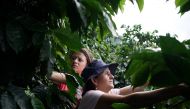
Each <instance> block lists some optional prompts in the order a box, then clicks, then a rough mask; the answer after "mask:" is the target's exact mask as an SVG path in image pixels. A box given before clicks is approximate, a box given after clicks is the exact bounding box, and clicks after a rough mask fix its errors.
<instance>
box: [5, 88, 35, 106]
mask: <svg viewBox="0 0 190 109" xmlns="http://www.w3.org/2000/svg"><path fill="white" fill-rule="evenodd" d="M7 90H8V91H9V92H10V93H11V94H12V96H13V98H14V100H15V101H16V103H17V105H18V106H19V108H20V109H32V105H31V103H30V98H29V97H28V96H27V95H26V93H25V90H24V89H23V88H21V87H17V86H14V85H11V84H10V85H9V87H8V88H7Z"/></svg>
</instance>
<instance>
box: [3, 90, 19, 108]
mask: <svg viewBox="0 0 190 109" xmlns="http://www.w3.org/2000/svg"><path fill="white" fill-rule="evenodd" d="M0 100H1V109H17V105H16V102H15V101H14V99H13V97H12V96H11V95H10V94H9V93H8V92H7V91H6V92H4V93H3V94H1V99H0Z"/></svg>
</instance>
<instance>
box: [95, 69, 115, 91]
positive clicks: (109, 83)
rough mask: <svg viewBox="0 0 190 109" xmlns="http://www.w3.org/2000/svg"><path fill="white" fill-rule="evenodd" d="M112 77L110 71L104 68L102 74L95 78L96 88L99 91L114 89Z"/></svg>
mask: <svg viewBox="0 0 190 109" xmlns="http://www.w3.org/2000/svg"><path fill="white" fill-rule="evenodd" d="M113 80H114V76H113V75H112V74H111V72H110V70H109V69H108V68H106V69H105V70H104V72H103V73H101V74H100V75H99V76H98V77H97V78H96V80H95V81H96V84H95V85H96V88H97V89H98V90H101V91H105V92H106V91H109V90H110V89H112V88H114V85H113Z"/></svg>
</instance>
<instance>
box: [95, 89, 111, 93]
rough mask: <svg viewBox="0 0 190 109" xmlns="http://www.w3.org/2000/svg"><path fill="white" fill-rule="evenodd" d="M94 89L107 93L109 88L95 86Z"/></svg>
mask: <svg viewBox="0 0 190 109" xmlns="http://www.w3.org/2000/svg"><path fill="white" fill-rule="evenodd" d="M96 90H100V91H102V92H105V93H108V92H109V91H110V90H111V89H106V88H96Z"/></svg>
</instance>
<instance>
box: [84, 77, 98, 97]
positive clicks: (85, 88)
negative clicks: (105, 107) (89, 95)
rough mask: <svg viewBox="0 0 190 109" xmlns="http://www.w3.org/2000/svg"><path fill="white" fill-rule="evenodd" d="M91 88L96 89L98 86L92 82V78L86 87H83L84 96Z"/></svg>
mask: <svg viewBox="0 0 190 109" xmlns="http://www.w3.org/2000/svg"><path fill="white" fill-rule="evenodd" d="M89 90H96V86H95V84H94V83H93V82H92V80H91V79H89V80H87V81H86V83H85V85H84V87H83V93H82V96H84V95H85V93H86V92H88V91H89Z"/></svg>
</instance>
